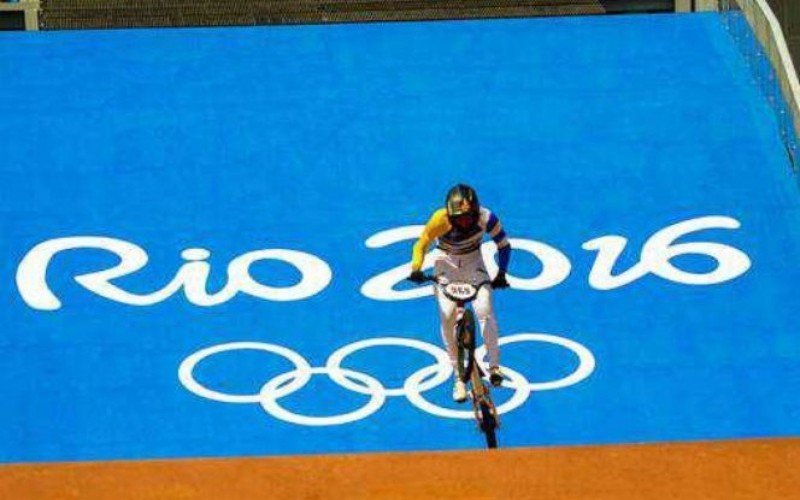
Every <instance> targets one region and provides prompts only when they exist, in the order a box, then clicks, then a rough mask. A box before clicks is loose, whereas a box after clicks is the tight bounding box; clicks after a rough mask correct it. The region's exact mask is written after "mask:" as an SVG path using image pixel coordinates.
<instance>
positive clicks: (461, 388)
mask: <svg viewBox="0 0 800 500" xmlns="http://www.w3.org/2000/svg"><path fill="white" fill-rule="evenodd" d="M466 400H467V384H465V383H464V382H462V381H460V380H456V383H455V384H453V401H455V402H456V403H463V402H464V401H466Z"/></svg>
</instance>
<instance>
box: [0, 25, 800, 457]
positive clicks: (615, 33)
mask: <svg viewBox="0 0 800 500" xmlns="http://www.w3.org/2000/svg"><path fill="white" fill-rule="evenodd" d="M0 75H1V76H2V85H3V92H0V135H1V136H2V137H3V138H4V139H5V140H4V141H2V143H0V176H1V178H2V183H0V185H2V186H3V188H2V189H3V191H2V196H0V230H1V233H0V234H2V237H1V238H0V256H1V257H2V258H1V259H0V293H2V306H0V315H1V316H2V324H3V328H2V331H0V360H2V361H1V362H2V367H3V369H2V370H0V398H2V401H3V405H2V406H0V461H3V462H28V461H34V462H35V461H60V460H96V459H117V458H124V459H136V458H154V457H189V456H240V455H288V454H308V453H333V452H373V451H392V450H410V449H414V450H434V449H461V448H473V447H480V446H481V444H482V440H481V437H480V435H479V434H478V433H477V431H476V430H475V426H474V424H473V423H472V422H471V421H470V419H471V415H470V409H469V408H465V407H464V406H457V405H455V404H453V403H452V402H451V401H449V398H450V394H449V392H450V381H449V373H448V372H447V365H446V363H445V362H444V361H443V351H442V350H441V340H440V337H439V332H438V319H437V316H436V309H435V306H434V301H433V298H432V297H431V290H430V288H429V287H428V288H424V289H414V288H413V287H412V286H411V285H410V284H408V283H406V282H404V281H403V280H402V278H403V277H404V276H405V275H406V274H407V273H408V262H409V260H410V249H411V244H412V242H413V240H414V238H415V236H416V235H418V234H419V231H420V225H421V224H424V223H425V221H426V220H427V219H428V217H429V216H430V214H431V213H432V212H433V211H434V210H435V209H437V208H438V207H439V206H440V205H441V203H442V200H443V197H444V193H445V191H446V189H447V188H448V187H450V186H451V185H452V184H454V183H456V182H460V181H463V182H468V183H471V184H472V185H474V186H475V187H476V188H477V189H478V192H479V194H480V197H481V200H482V202H483V203H484V205H485V206H487V207H488V208H490V209H491V210H493V211H494V212H495V213H496V214H497V215H498V216H499V217H500V218H501V220H502V221H503V224H504V226H505V228H506V232H507V233H508V235H509V237H510V238H512V240H511V241H512V244H513V246H514V252H513V256H512V263H511V268H510V275H511V283H512V289H510V290H508V291H503V292H497V293H495V296H494V301H495V309H496V312H497V317H498V321H499V325H500V331H501V338H502V342H503V346H502V364H503V365H504V366H505V367H506V369H507V373H508V374H509V376H510V380H509V381H508V382H507V384H506V387H504V388H501V389H498V390H496V391H495V392H494V394H495V399H496V400H497V403H498V405H500V407H501V410H502V412H503V414H502V424H503V426H502V429H501V430H500V442H501V445H502V446H539V445H566V444H589V443H621V442H642V441H668V440H669V441H672V440H695V439H718V438H720V439H721V438H742V437H755V436H796V435H797V434H798V432H799V431H800V418H798V417H799V416H800V392H798V391H797V390H794V389H796V388H797V387H798V384H800V343H798V341H797V337H796V331H797V328H796V327H797V320H796V314H795V311H794V309H795V306H796V304H797V289H796V284H797V283H798V280H799V279H800V272H799V271H798V266H797V263H796V257H797V255H799V254H800V218H799V217H798V208H800V207H799V206H798V197H797V188H796V185H795V183H794V179H793V178H792V174H791V170H790V168H789V165H788V164H787V160H786V158H785V155H784V152H783V147H782V144H781V142H780V137H779V134H778V132H777V126H776V123H775V122H774V119H773V115H772V113H771V112H770V109H769V107H768V105H767V103H766V102H765V100H764V99H763V98H762V96H761V95H760V94H759V92H758V90H757V88H756V87H755V85H754V84H753V83H752V81H751V77H750V74H749V72H748V69H747V66H746V64H745V61H744V60H743V58H742V57H741V55H740V54H739V53H738V52H737V50H736V48H735V46H734V45H733V43H732V42H731V40H730V39H729V37H728V35H727V33H726V32H725V31H724V29H723V27H722V25H721V23H720V21H719V19H718V18H717V16H716V15H713V14H709V15H692V16H675V15H664V16H636V17H609V18H566V19H556V20H552V19H548V20H505V21H478V22H445V23H419V24H414V23H412V24H391V25H340V26H314V27H280V28H253V29H250V28H244V29H189V30H153V31H151V30H141V31H95V32H53V33H45V34H37V35H31V34H4V35H2V36H0ZM493 249H494V246H493V244H492V243H491V242H487V244H486V245H485V251H486V256H487V260H490V262H493V260H491V259H493V258H494V252H493ZM489 267H490V268H492V266H491V265H490V266H489Z"/></svg>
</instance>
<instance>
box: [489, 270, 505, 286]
mask: <svg viewBox="0 0 800 500" xmlns="http://www.w3.org/2000/svg"><path fill="white" fill-rule="evenodd" d="M492 288H508V281H507V280H506V273H504V272H503V271H500V272H499V273H497V276H495V277H494V279H493V280H492Z"/></svg>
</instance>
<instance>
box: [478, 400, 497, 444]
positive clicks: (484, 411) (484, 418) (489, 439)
mask: <svg viewBox="0 0 800 500" xmlns="http://www.w3.org/2000/svg"><path fill="white" fill-rule="evenodd" d="M480 410H481V432H483V435H484V436H485V437H486V446H488V447H489V448H497V418H495V416H494V412H493V411H492V408H491V407H490V406H489V404H488V403H486V402H485V401H481V403H480Z"/></svg>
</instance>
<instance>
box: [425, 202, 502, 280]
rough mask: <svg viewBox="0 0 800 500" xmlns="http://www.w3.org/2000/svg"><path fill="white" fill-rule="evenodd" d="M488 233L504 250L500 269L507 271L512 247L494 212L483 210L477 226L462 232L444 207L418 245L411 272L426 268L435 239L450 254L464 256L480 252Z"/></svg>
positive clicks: (435, 214)
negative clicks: (427, 256) (424, 264)
mask: <svg viewBox="0 0 800 500" xmlns="http://www.w3.org/2000/svg"><path fill="white" fill-rule="evenodd" d="M487 233H488V234H489V236H490V237H491V238H492V241H494V242H495V244H496V245H497V248H498V249H499V250H500V270H501V271H505V270H506V266H507V265H508V254H509V253H510V250H511V246H510V244H509V242H508V238H507V237H506V232H505V230H504V229H503V224H502V223H501V222H500V219H498V218H497V216H496V215H495V214H494V213H492V211H491V210H489V209H488V208H485V207H481V209H480V213H479V217H478V223H477V224H476V225H475V227H473V228H470V229H467V230H462V229H460V228H458V227H455V226H453V225H452V224H450V220H449V219H448V217H447V210H446V209H444V208H441V209H439V210H437V211H435V212H434V213H433V215H432V216H431V218H430V220H428V223H427V224H425V229H423V230H422V234H421V235H420V237H419V239H418V240H417V242H416V244H415V245H414V250H413V253H412V259H411V269H412V270H414V271H419V270H420V269H421V268H422V261H423V260H424V258H425V253H427V251H428V248H429V247H430V245H431V243H432V242H433V241H434V240H436V242H437V247H438V248H439V249H440V250H442V251H443V252H445V253H446V254H449V255H461V254H467V253H470V252H474V251H475V250H478V249H479V248H480V246H481V243H482V242H483V235H484V234H487Z"/></svg>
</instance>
